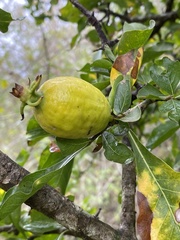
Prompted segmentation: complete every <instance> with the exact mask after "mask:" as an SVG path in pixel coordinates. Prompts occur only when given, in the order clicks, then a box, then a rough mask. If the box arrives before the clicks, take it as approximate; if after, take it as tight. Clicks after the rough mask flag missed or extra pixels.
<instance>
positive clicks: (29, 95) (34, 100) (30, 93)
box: [10, 75, 43, 120]
mask: <svg viewBox="0 0 180 240" xmlns="http://www.w3.org/2000/svg"><path fill="white" fill-rule="evenodd" d="M41 79H42V75H38V76H37V77H36V79H35V80H34V81H33V82H31V80H30V79H29V86H28V87H23V86H21V85H19V84H17V83H15V87H14V88H12V92H10V93H11V94H12V95H13V96H15V97H17V98H19V99H20V100H21V102H22V103H21V107H20V113H21V116H22V118H21V120H23V119H24V107H25V106H26V105H29V106H32V107H36V106H38V105H39V104H40V102H41V100H42V98H43V95H42V93H40V92H37V88H38V87H39V84H40V82H41Z"/></svg>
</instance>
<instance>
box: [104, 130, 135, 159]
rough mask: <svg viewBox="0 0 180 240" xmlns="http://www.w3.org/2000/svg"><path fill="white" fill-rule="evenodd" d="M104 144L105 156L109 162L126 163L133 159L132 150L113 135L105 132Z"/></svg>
mask: <svg viewBox="0 0 180 240" xmlns="http://www.w3.org/2000/svg"><path fill="white" fill-rule="evenodd" d="M102 143H103V147H104V149H105V152H104V155H105V157H106V158H107V159H108V160H110V161H113V162H117V163H125V162H126V161H131V160H132V159H133V154H132V152H131V150H130V149H129V148H128V147H127V146H126V145H124V144H122V143H120V142H119V140H117V138H116V137H115V136H114V135H113V134H112V133H110V132H107V131H105V132H103V134H102Z"/></svg>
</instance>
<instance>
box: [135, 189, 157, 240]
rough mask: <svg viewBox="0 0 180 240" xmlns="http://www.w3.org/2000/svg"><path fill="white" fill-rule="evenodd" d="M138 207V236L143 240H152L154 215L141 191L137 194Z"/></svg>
mask: <svg viewBox="0 0 180 240" xmlns="http://www.w3.org/2000/svg"><path fill="white" fill-rule="evenodd" d="M137 205H138V209H139V212H138V217H137V234H138V235H139V236H140V237H141V239H142V240H150V239H151V237H150V234H151V223H152V219H153V213H152V211H151V209H150V207H149V204H148V201H147V198H146V197H145V196H144V195H143V194H142V193H141V192H139V191H138V192H137Z"/></svg>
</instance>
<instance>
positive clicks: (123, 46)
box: [118, 20, 155, 54]
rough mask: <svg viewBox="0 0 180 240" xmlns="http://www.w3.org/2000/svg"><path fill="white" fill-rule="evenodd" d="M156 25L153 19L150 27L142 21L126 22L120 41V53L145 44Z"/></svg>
mask: <svg viewBox="0 0 180 240" xmlns="http://www.w3.org/2000/svg"><path fill="white" fill-rule="evenodd" d="M154 26H155V22H154V21H153V20H152V21H150V23H149V27H145V26H144V25H143V24H140V23H131V24H128V23H125V24H124V27H123V35H122V37H121V38H120V41H119V43H118V52H119V54H124V53H126V52H129V51H131V50H132V49H137V48H139V47H141V46H144V45H145V43H146V42H147V40H148V39H149V37H150V35H151V33H152V31H153V28H154Z"/></svg>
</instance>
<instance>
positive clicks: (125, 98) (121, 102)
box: [112, 79, 131, 115]
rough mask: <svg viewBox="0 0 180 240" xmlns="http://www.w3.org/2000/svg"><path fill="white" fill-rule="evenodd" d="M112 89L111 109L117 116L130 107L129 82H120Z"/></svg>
mask: <svg viewBox="0 0 180 240" xmlns="http://www.w3.org/2000/svg"><path fill="white" fill-rule="evenodd" d="M116 82H117V79H116ZM113 88H114V89H113V91H114V99H113V101H112V104H113V105H112V108H113V112H114V114H115V115H119V114H121V113H123V112H125V111H126V110H127V109H128V108H129V107H130V106H131V84H130V81H129V80H122V81H120V82H119V83H118V84H117V85H116V84H114V85H113Z"/></svg>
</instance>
